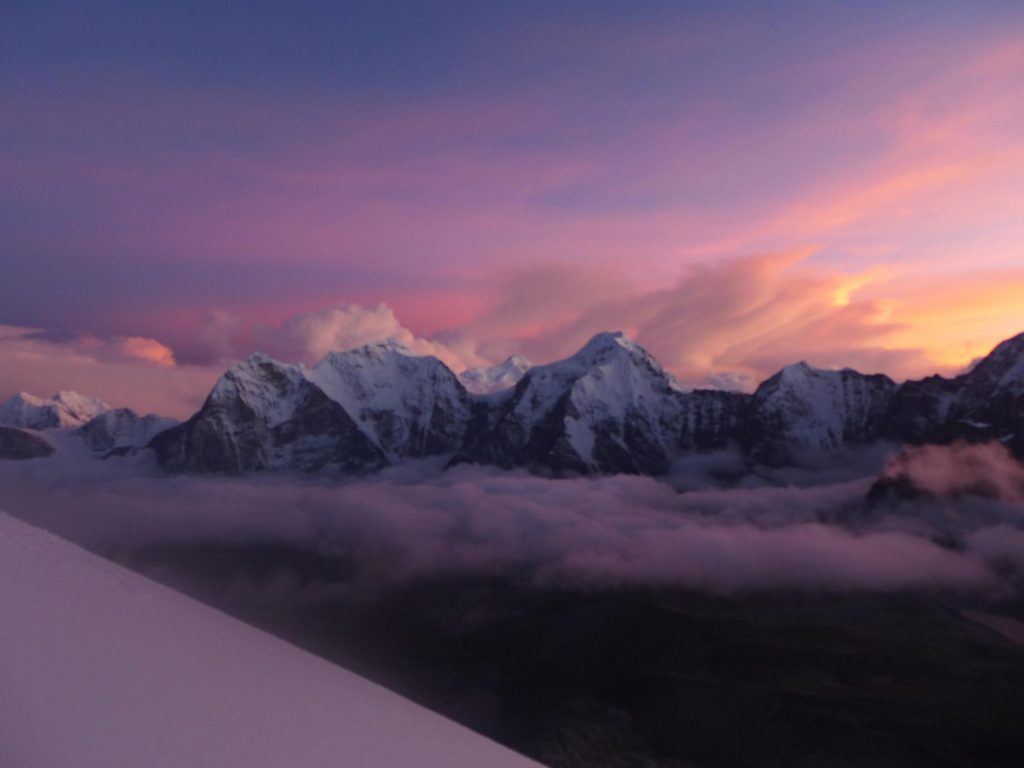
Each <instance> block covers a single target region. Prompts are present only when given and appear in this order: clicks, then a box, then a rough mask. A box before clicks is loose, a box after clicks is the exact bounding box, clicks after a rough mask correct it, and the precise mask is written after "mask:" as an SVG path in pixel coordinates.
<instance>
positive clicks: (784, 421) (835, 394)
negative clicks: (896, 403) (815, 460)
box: [754, 362, 896, 461]
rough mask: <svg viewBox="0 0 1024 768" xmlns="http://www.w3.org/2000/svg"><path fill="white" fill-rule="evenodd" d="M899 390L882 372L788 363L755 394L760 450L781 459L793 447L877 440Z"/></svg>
mask: <svg viewBox="0 0 1024 768" xmlns="http://www.w3.org/2000/svg"><path fill="white" fill-rule="evenodd" d="M895 390H896V384H895V383H894V382H893V381H892V380H891V379H889V378H888V377H887V376H882V375H880V374H875V375H864V374H861V373H858V372H857V371H854V370H852V369H850V368H843V369H839V370H829V369H822V368H815V367H813V366H811V365H809V364H808V363H806V362H799V363H796V364H794V365H787V366H786V367H785V368H783V369H782V370H780V371H779V372H778V373H776V374H775V375H774V376H772V377H771V378H769V379H768V380H767V381H765V382H764V383H762V384H761V386H759V387H758V388H757V391H756V392H755V393H754V423H755V429H756V432H757V433H758V435H759V437H760V444H759V447H758V451H757V452H758V453H759V454H760V457H761V458H764V459H766V460H773V461H778V460H783V459H784V457H783V454H788V452H789V451H791V450H793V449H796V450H801V449H811V450H831V449H835V448H838V447H839V446H842V445H844V444H846V443H849V442H859V441H867V440H872V439H875V438H877V436H878V431H879V429H880V425H881V422H882V419H883V418H884V415H885V413H886V411H887V409H888V407H889V402H890V400H891V398H892V395H893V393H894V391H895Z"/></svg>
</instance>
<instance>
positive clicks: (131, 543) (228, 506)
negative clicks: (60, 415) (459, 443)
mask: <svg viewBox="0 0 1024 768" xmlns="http://www.w3.org/2000/svg"><path fill="white" fill-rule="evenodd" d="M436 470H437V467H436V466H433V465H432V464H430V463H423V464H412V465H407V466H403V467H396V468H392V469H389V470H386V471H384V472H382V473H380V474H378V475H375V476H373V477H370V478H366V479H361V480H355V481H351V482H345V483H340V484H337V483H328V482H325V481H322V480H310V479H308V478H307V479H299V478H289V477H260V478H253V479H224V478H196V477H160V476H158V475H156V474H155V472H153V470H152V468H151V467H150V466H149V464H148V458H146V457H144V456H143V457H135V458H134V459H130V460H128V461H116V460H111V461H105V462H101V461H89V462H85V463H82V462H77V463H76V462H75V461H73V460H72V459H70V458H67V454H66V457H65V458H64V459H60V458H55V459H53V460H52V461H50V462H42V461H39V462H21V463H14V462H8V463H5V464H3V465H0V489H2V498H3V503H2V506H4V507H6V508H7V510H8V511H10V512H12V513H14V514H16V515H18V516H21V517H23V518H26V519H28V520H29V521H30V522H34V523H37V524H39V525H42V526H44V527H46V528H49V529H51V530H54V531H56V532H58V533H60V534H62V535H65V536H67V537H69V538H71V539H73V540H76V541H79V542H81V543H83V544H86V545H88V546H90V547H95V548H99V549H101V550H106V551H111V550H118V551H122V552H123V551H126V550H128V551H131V550H134V549H136V548H140V547H146V546H150V545H192V544H202V545H208V544H216V545H239V546H242V545H250V544H277V545H284V546H288V547H294V548H298V549H302V550H306V551H309V552H310V553H314V554H316V555H317V556H319V557H327V558H331V559H336V560H337V561H339V562H343V563H345V564H346V566H347V567H348V568H349V569H350V571H351V578H348V579H346V580H345V581H344V583H338V584H329V583H328V584H323V585H321V589H322V590H323V591H324V592H325V594H326V593H330V594H336V593H342V594H356V595H359V594H372V593H376V592H378V591H379V590H382V589H383V590H386V589H389V588H394V587H400V586H402V585H406V584H409V583H411V582H413V581H415V580H417V579H421V578H428V577H437V576H445V575H473V576H505V577H509V578H514V579H516V580H517V581H519V582H521V583H525V584H531V585H535V586H539V587H559V588H566V587H568V588H574V589H583V590H594V589H605V588H618V587H626V586H672V587H682V588H688V589H695V590H701V591H707V592H710V593H714V594H732V593H736V592H743V591H763V590H780V589H781V590H809V591H846V590H870V591H894V590H915V589H944V590H955V591H958V592H967V593H972V594H983V595H989V596H1001V597H1002V596H1006V595H1007V594H1009V593H1010V592H1011V591H1012V590H1013V589H1014V587H1013V585H1014V584H1015V583H1016V582H1017V581H1018V579H1019V574H1020V573H1022V572H1024V533H1022V532H1021V529H1022V527H1024V519H1022V516H1021V515H1020V510H1019V508H1013V507H1005V508H1004V507H998V508H997V509H998V510H1001V511H998V512H997V513H993V514H994V515H995V516H994V517H993V515H992V514H990V515H988V516H986V517H980V518H978V520H979V521H980V522H978V523H977V524H976V525H975V524H970V523H969V521H968V522H967V523H964V527H963V529H962V530H958V531H956V532H955V545H954V546H951V545H950V532H949V530H947V529H943V528H942V527H941V526H936V525H933V524H932V523H930V522H929V521H928V519H927V518H925V517H922V518H921V519H911V518H908V514H910V513H908V510H907V509H902V510H900V511H899V513H898V515H897V516H896V517H891V516H889V515H888V514H882V515H879V514H874V515H870V514H867V513H865V511H864V506H863V499H864V497H865V494H866V493H867V491H868V489H869V487H870V486H871V483H872V482H873V478H870V477H869V478H863V479H860V480H852V481H846V482H839V483H831V484H825V485H818V486H807V487H796V486H785V487H780V486H769V485H761V486H754V483H753V481H751V482H748V483H747V485H749V486H752V487H739V488H737V487H734V488H729V489H726V488H714V487H706V488H703V489H701V490H691V491H684V492H679V491H678V490H676V489H675V488H673V487H671V486H670V485H668V484H666V483H663V482H658V481H655V480H652V479H650V478H642V477H625V476H619V477H607V478H595V479H573V480H549V479H543V478H538V477H532V476H528V475H525V474H520V473H501V472H494V471H491V470H484V469H481V468H460V469H457V470H455V471H451V472H447V473H444V474H438V473H437V471H436ZM965 520H966V518H965ZM961 522H962V523H963V522H964V521H961ZM938 541H941V542H942V543H941V544H940V543H937V542H938Z"/></svg>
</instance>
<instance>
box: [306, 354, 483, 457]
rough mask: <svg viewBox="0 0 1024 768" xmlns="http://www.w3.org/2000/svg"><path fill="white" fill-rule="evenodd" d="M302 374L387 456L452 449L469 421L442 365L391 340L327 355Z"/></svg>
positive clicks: (459, 391) (454, 381)
mask: <svg viewBox="0 0 1024 768" xmlns="http://www.w3.org/2000/svg"><path fill="white" fill-rule="evenodd" d="M306 375H307V376H308V378H309V380H310V381H312V382H313V383H314V384H316V385H317V386H318V387H320V388H321V389H322V390H323V391H324V392H325V393H326V395H327V396H328V397H329V398H330V399H331V400H333V401H334V402H336V403H338V404H339V405H341V406H342V407H343V408H344V409H345V410H346V411H347V412H348V413H349V414H350V415H351V416H352V418H353V419H354V420H355V422H356V424H358V425H359V428H360V429H361V430H362V431H363V432H364V433H365V434H366V436H367V437H369V438H370V439H371V440H372V441H373V442H374V443H375V444H376V445H377V446H378V447H380V449H381V450H382V451H384V453H385V454H387V455H388V456H390V457H392V458H395V457H399V456H424V455H430V454H433V453H444V452H447V451H454V450H455V449H456V448H457V447H458V442H459V440H460V439H461V436H462V431H463V430H464V428H465V423H466V421H467V420H468V418H469V397H468V394H467V392H466V389H465V388H464V387H463V385H462V384H461V383H460V381H459V379H458V377H457V376H456V375H455V374H454V373H452V371H451V370H450V369H449V368H448V366H446V365H445V364H444V363H442V362H441V361H440V360H438V359H437V358H436V357H433V356H429V355H428V356H417V355H414V354H413V353H412V352H410V351H409V349H408V348H407V347H406V346H405V345H404V344H402V343H401V342H400V341H397V340H395V339H388V340H386V341H382V342H376V343H373V344H367V345H365V346H362V347H357V348H356V349H351V350H348V351H346V352H331V353H329V354H328V355H327V356H326V357H324V359H323V360H321V361H320V362H319V363H317V364H316V365H315V366H314V367H313V368H312V369H311V370H310V371H308V372H307V374H306Z"/></svg>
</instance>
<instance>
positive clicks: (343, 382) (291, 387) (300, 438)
mask: <svg viewBox="0 0 1024 768" xmlns="http://www.w3.org/2000/svg"><path fill="white" fill-rule="evenodd" d="M484 370H485V371H487V372H479V373H478V374H475V375H474V376H469V380H470V381H471V382H474V381H475V383H474V384H473V387H474V388H476V389H477V390H479V391H478V392H472V391H469V390H468V389H467V387H466V385H465V383H464V382H466V381H467V375H468V372H467V374H463V375H462V377H459V376H456V375H455V374H454V373H452V371H451V370H449V369H448V368H447V367H446V366H445V365H444V364H443V363H441V361H439V360H437V359H436V358H433V357H417V356H415V355H413V354H412V353H410V352H409V350H407V349H405V348H404V347H403V346H402V345H401V344H399V343H397V342H394V341H387V342H380V343H377V344H370V345H367V346H364V347H360V348H359V349H355V350H350V351H348V352H340V353H331V354H329V355H328V356H327V357H325V358H324V359H323V360H322V361H321V362H320V363H318V364H317V365H316V366H315V367H313V368H311V369H307V368H305V367H303V366H301V365H286V364H283V363H279V362H277V361H274V360H272V359H270V358H269V357H266V356H265V355H254V356H253V357H252V358H250V359H249V360H247V361H245V362H243V363H241V364H240V365H238V366H236V367H234V368H232V369H231V370H230V371H228V372H227V373H226V374H225V375H224V377H223V378H222V379H221V380H220V381H219V382H218V383H217V385H216V386H215V387H214V389H213V391H212V392H211V394H210V396H209V398H208V399H207V401H206V403H205V404H204V405H203V407H202V409H201V410H200V411H199V412H198V413H197V414H196V415H195V416H193V417H192V418H191V419H190V420H189V421H188V422H186V423H185V424H182V425H180V426H178V427H173V428H171V429H168V430H166V431H164V432H162V433H160V434H158V435H157V436H156V437H155V438H154V439H153V441H152V442H151V447H152V448H153V449H154V450H155V451H156V453H157V457H158V459H159V461H160V462H161V464H162V465H163V466H164V467H165V468H167V469H169V470H172V471H198V472H228V473H238V472H249V471H258V470H264V469H297V470H304V471H317V470H325V469H326V470H331V471H369V470H373V469H376V468H378V467H382V466H385V465H387V464H392V463H395V462H398V461H401V460H403V459H408V458H423V457H429V456H442V457H443V456H449V457H450V463H451V464H462V463H475V464H485V465H492V466H497V467H502V468H514V467H523V468H526V469H529V470H530V471H534V472H541V473H552V474H565V473H569V474H592V473H614V472H624V473H639V474H650V475H659V474H664V473H666V472H668V471H669V468H670V466H671V463H672V461H673V460H675V459H676V458H678V457H680V456H685V455H688V454H693V453H700V452H707V451H714V450H720V449H723V448H727V447H734V448H736V449H738V450H740V451H742V452H743V453H744V454H745V455H746V456H747V457H748V458H749V460H750V461H752V462H756V463H761V464H768V465H776V466H781V465H787V464H790V463H799V462H801V461H802V459H803V458H805V457H807V456H813V455H820V454H827V453H829V452H834V451H837V450H841V449H844V448H849V447H854V446H858V445H866V444H872V443H875V442H877V441H879V440H887V441H895V442H905V443H910V444H918V443H926V442H950V441H952V440H957V439H966V440H975V441H981V440H1002V441H1003V442H1005V443H1007V444H1008V445H1010V446H1011V447H1012V448H1013V449H1014V450H1015V451H1016V452H1017V454H1018V456H1024V335H1022V336H1018V337H1016V338H1015V339H1010V340H1009V341H1007V342H1004V343H1003V344H1001V345H999V347H997V348H996V349H995V350H994V351H993V352H992V354H991V355H989V356H988V357H987V358H985V359H984V360H982V361H981V362H979V363H978V365H977V366H975V368H974V369H973V370H972V371H970V372H969V373H966V374H964V375H963V376H960V377H957V378H955V379H944V378H941V377H938V376H933V377H930V378H927V379H923V380H921V381H909V382H906V383H904V384H902V385H897V384H896V383H895V382H893V381H892V380H891V379H889V378H888V377H886V376H882V375H877V374H875V375H865V374H861V373H858V372H857V371H854V370H850V369H843V370H822V369H817V368H814V367H812V366H810V365H807V364H806V363H798V364H796V365H791V366H787V367H786V368H784V369H783V370H781V371H779V373H777V374H776V375H774V376H772V377H771V378H769V379H768V380H766V381H765V382H763V383H762V384H761V385H760V386H759V387H758V388H757V390H756V391H755V392H754V393H753V394H743V393H735V392H724V391H718V390H687V389H686V388H685V387H682V386H680V385H679V383H678V382H677V381H676V380H675V379H674V378H673V377H672V376H671V375H670V374H668V373H667V372H666V371H665V370H664V369H662V368H661V366H660V365H659V364H658V362H657V361H656V360H655V359H654V358H653V357H652V356H651V355H650V354H648V353H647V352H646V351H645V350H644V349H643V348H641V347H640V346H639V345H637V344H636V343H634V342H633V341H631V340H630V339H628V338H627V337H626V336H624V335H623V334H621V333H602V334H598V335H597V336H595V337H594V338H592V339H591V340H590V341H589V342H587V344H586V345H585V346H584V347H583V348H582V349H581V350H580V351H579V352H577V353H576V354H575V355H573V356H572V357H569V358H567V359H565V360H561V361H559V362H556V363H551V364H549V365H543V366H537V367H529V368H528V367H527V364H526V363H525V361H524V360H516V359H510V360H509V361H506V362H505V363H502V364H501V365H500V366H496V367H495V369H484ZM506 375H507V376H506ZM503 377H506V378H503ZM513 379H515V380H516V383H515V384H514V386H511V387H509V388H506V389H504V390H499V391H491V383H493V382H496V381H500V380H513ZM488 382H489V383H488ZM485 390H486V391H485ZM109 419H111V420H112V419H114V417H109Z"/></svg>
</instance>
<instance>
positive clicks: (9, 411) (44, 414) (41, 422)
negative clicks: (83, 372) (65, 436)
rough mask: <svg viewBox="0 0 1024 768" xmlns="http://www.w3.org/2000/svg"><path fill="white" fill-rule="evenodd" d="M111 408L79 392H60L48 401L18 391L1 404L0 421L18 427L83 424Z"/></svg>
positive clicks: (55, 427) (42, 427)
mask: <svg viewBox="0 0 1024 768" xmlns="http://www.w3.org/2000/svg"><path fill="white" fill-rule="evenodd" d="M108 410H110V407H109V406H108V405H107V404H106V403H104V402H103V401H102V400H98V399H97V398H95V397H88V396H86V395H80V394H78V393H77V392H58V393H57V394H55V395H54V396H53V397H51V398H50V399H49V400H45V399H43V398H41V397H36V396H35V395H30V394H28V393H27V392H19V393H18V394H16V395H14V396H13V397H11V398H10V399H9V400H7V401H5V402H4V403H3V404H2V405H0V424H2V425H4V426H7V427H15V428H18V429H65V428H68V427H80V426H82V425H83V424H85V423H86V422H88V421H89V420H90V419H93V418H95V417H96V416H98V415H99V414H101V413H105V412H106V411H108Z"/></svg>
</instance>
